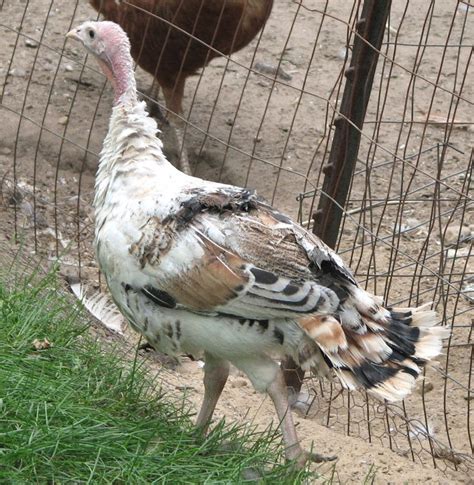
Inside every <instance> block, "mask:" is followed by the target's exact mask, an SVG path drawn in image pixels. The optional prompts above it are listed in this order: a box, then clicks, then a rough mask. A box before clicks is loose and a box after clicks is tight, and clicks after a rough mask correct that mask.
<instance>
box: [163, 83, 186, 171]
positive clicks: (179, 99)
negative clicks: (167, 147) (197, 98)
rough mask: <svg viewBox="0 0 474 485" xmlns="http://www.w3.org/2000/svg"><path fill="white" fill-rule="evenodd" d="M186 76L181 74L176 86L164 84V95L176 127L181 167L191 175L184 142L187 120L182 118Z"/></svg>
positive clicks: (173, 124) (172, 121)
mask: <svg viewBox="0 0 474 485" xmlns="http://www.w3.org/2000/svg"><path fill="white" fill-rule="evenodd" d="M185 81H186V79H185V77H184V76H180V77H178V78H177V79H176V82H175V84H174V86H171V87H169V86H162V89H163V96H164V97H165V102H166V107H167V108H168V110H169V120H170V124H171V125H172V126H173V128H174V132H175V134H176V141H177V143H178V156H179V162H178V163H179V169H180V170H181V171H182V172H184V173H186V174H188V175H191V166H190V165H189V159H188V151H187V149H186V144H185V143H184V131H185V127H186V122H185V121H184V120H183V119H182V118H181V117H182V115H183V96H184V84H185Z"/></svg>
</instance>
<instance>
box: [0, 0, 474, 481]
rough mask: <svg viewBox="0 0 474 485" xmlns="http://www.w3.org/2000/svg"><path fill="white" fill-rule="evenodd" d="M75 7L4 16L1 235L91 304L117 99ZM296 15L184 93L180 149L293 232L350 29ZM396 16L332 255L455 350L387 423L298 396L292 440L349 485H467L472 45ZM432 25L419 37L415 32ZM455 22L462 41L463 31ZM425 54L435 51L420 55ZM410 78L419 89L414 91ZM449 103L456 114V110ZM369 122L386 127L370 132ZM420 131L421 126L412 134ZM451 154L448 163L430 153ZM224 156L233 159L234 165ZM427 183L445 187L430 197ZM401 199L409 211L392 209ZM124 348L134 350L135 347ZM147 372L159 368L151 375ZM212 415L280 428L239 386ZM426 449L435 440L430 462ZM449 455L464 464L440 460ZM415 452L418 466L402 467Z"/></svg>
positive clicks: (359, 409)
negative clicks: (275, 211) (68, 279)
mask: <svg viewBox="0 0 474 485" xmlns="http://www.w3.org/2000/svg"><path fill="white" fill-rule="evenodd" d="M71 3H72V4H71V5H70V4H68V5H66V3H64V5H63V3H62V2H51V1H50V0H35V1H32V2H26V3H25V2H16V1H15V2H14V1H11V0H4V1H3V3H2V6H1V7H0V9H1V11H0V32H1V36H2V46H3V47H4V48H2V49H0V93H2V94H0V99H1V103H0V107H2V108H3V109H2V110H1V120H2V123H1V126H0V189H1V190H0V207H1V210H0V234H1V235H2V237H3V238H5V239H11V238H12V235H13V234H14V231H15V227H16V229H17V231H18V233H19V234H20V236H21V238H22V240H23V243H24V245H25V246H26V248H27V250H28V251H33V250H35V249H36V250H37V252H38V253H39V254H41V255H43V256H44V257H46V258H49V259H54V258H55V255H56V254H57V253H61V254H62V271H63V272H64V273H74V274H76V273H78V272H79V271H80V275H81V277H82V278H83V279H84V280H85V281H86V282H87V283H88V284H90V285H91V286H92V287H98V286H99V285H100V277H99V275H98V273H97V269H96V265H95V262H94V258H93V253H92V250H91V234H92V228H93V214H92V210H91V205H90V204H91V197H92V191H93V181H94V173H95V168H96V166H97V153H98V152H99V150H100V147H101V143H102V140H103V137H104V136H105V133H106V129H107V120H108V116H109V113H110V106H111V102H112V97H111V91H110V87H109V86H106V85H105V84H104V79H103V77H102V75H100V74H99V73H98V72H97V69H96V66H95V64H94V62H93V61H92V60H90V59H89V60H88V61H87V64H86V67H84V65H83V60H84V53H83V52H82V50H81V49H80V48H79V47H77V45H72V44H71V43H67V44H64V33H65V32H67V31H68V30H69V28H70V25H75V24H77V23H79V22H80V21H83V20H84V19H86V18H91V17H93V16H94V13H93V11H92V9H91V8H90V7H89V6H88V5H87V2H86V1H81V2H77V4H76V3H75V2H71ZM305 6H306V7H308V8H311V9H313V10H315V11H310V10H308V9H305V8H303V7H298V5H297V4H296V3H295V2H292V1H290V0H276V1H275V7H274V9H273V12H272V15H271V17H270V20H269V21H268V23H267V26H266V28H265V31H264V33H263V35H262V38H261V40H260V41H258V40H257V39H256V40H255V41H254V42H253V43H252V44H251V45H250V46H248V47H247V48H245V49H244V50H242V51H241V52H239V53H237V54H235V55H234V56H233V57H232V60H231V61H230V62H228V61H227V60H226V59H217V60H215V61H213V62H212V63H211V64H210V65H209V66H208V67H207V68H205V69H204V70H203V73H202V76H196V77H194V78H192V79H190V80H189V82H188V84H187V89H186V100H185V109H186V110H188V113H187V114H189V119H190V122H191V126H190V128H189V130H188V134H187V143H188V147H189V149H190V154H191V157H190V158H191V160H192V162H193V166H194V168H195V171H196V174H197V175H199V176H201V177H204V178H210V179H213V180H222V181H224V182H229V183H234V184H237V185H246V186H250V187H254V188H256V189H257V190H258V191H259V192H260V194H261V195H264V196H265V197H267V198H268V199H269V200H271V201H273V203H274V204H275V205H276V206H277V207H279V208H280V209H283V210H285V211H286V212H287V213H288V214H290V215H291V216H293V217H299V218H300V220H303V221H305V220H307V219H308V218H309V215H310V213H311V208H312V204H313V203H314V200H315V199H314V196H309V197H307V198H305V199H304V200H303V202H300V201H299V200H298V199H297V196H298V195H299V194H303V193H305V192H306V191H310V190H312V189H314V188H315V187H319V186H320V185H321V181H322V178H321V177H322V176H321V172H320V170H321V166H322V165H323V162H324V160H326V159H327V152H328V149H329V146H330V145H328V135H329V129H328V126H329V123H330V119H331V116H332V107H334V106H336V93H337V89H336V90H333V88H334V86H335V85H336V82H337V79H338V75H339V73H340V71H341V69H342V68H343V65H344V55H345V47H344V46H345V42H346V26H345V24H344V23H343V22H341V21H339V20H336V19H335V18H334V17H336V18H337V19H343V20H344V22H348V21H349V19H350V14H351V2H343V1H342V0H334V1H331V2H329V6H328V8H327V12H328V13H329V14H330V15H331V16H333V17H330V16H326V17H324V21H322V20H321V19H322V15H321V13H320V12H322V11H323V10H324V8H325V2H322V1H319V0H308V1H306V2H305ZM76 7H77V8H76ZM404 9H405V2H402V1H395V2H393V7H392V15H391V20H390V26H391V29H390V37H389V39H388V40H389V41H391V42H393V41H394V39H395V36H396V35H399V43H400V45H399V46H398V47H397V49H396V50H395V48H394V46H393V45H390V46H388V47H387V49H388V50H387V51H386V55H387V56H389V57H392V58H393V57H395V60H396V63H397V64H396V65H394V66H393V69H392V70H390V64H389V63H383V62H381V63H380V64H379V71H378V72H377V75H376V80H375V87H374V91H373V95H372V98H371V103H370V105H369V110H368V114H367V123H366V126H365V128H364V135H365V136H364V138H363V141H362V144H361V149H360V154H359V161H358V166H357V175H356V176H355V177H354V182H353V187H352V192H351V198H350V201H349V203H348V209H350V210H352V215H351V217H347V218H346V220H345V225H344V233H343V237H342V239H341V242H340V247H339V249H340V252H342V253H343V255H344V257H345V259H346V261H347V262H349V263H350V265H351V267H352V268H353V269H354V270H355V272H356V274H357V275H358V278H359V279H360V280H361V281H362V282H365V283H366V284H367V286H368V287H369V288H370V289H372V290H374V291H376V292H377V293H378V294H381V295H384V296H385V297H386V298H388V299H389V301H390V302H392V303H393V302H403V305H406V304H407V303H409V302H410V303H414V304H420V303H424V302H428V301H435V302H436V303H437V308H438V311H439V312H440V314H441V315H443V316H444V321H445V322H446V323H447V324H454V325H455V329H454V332H453V338H452V342H451V343H452V344H455V345H457V347H453V350H452V351H451V352H449V353H448V354H447V355H446V356H444V357H442V358H441V359H440V365H439V368H438V370H433V369H429V370H428V371H427V378H426V381H425V392H424V394H423V396H422V392H421V389H419V390H417V391H416V392H415V393H414V394H413V396H412V397H411V398H410V399H408V400H407V402H406V403H405V409H402V408H393V409H390V410H389V411H387V412H386V410H385V409H384V408H383V407H381V406H379V405H378V404H376V403H373V402H372V401H370V403H369V404H368V405H367V403H366V402H365V397H364V396H362V395H358V394H355V395H354V396H353V397H351V398H348V397H347V394H346V393H341V394H339V389H338V387H337V385H333V386H330V385H329V384H328V383H319V382H317V381H315V380H308V384H307V386H305V392H308V393H309V394H310V395H311V398H312V399H313V398H314V400H315V402H314V404H313V405H312V406H311V407H310V412H309V415H308V416H307V417H305V418H304V417H303V416H300V418H299V420H298V421H299V426H298V429H299V434H300V436H301V437H302V438H303V440H304V442H305V444H307V445H308V444H309V442H310V441H311V440H315V445H316V446H318V447H319V449H320V451H323V452H325V453H335V454H337V455H338V456H339V457H340V460H339V463H338V466H337V471H338V474H339V478H340V480H341V482H343V483H350V482H353V481H355V482H359V481H362V480H363V479H364V477H365V476H366V475H367V473H368V470H369V469H370V466H371V465H372V464H374V465H375V467H376V468H377V469H378V474H377V478H376V482H377V483H386V482H391V483H403V482H408V483H418V482H420V481H422V480H423V481H428V482H429V483H438V482H440V483H448V482H452V483H462V482H468V478H467V476H468V475H467V474H468V473H469V470H470V473H471V474H472V472H473V470H474V466H473V464H472V461H469V459H468V458H466V457H464V456H463V455H462V454H469V453H470V452H471V450H470V443H469V439H468V430H467V429H466V422H467V413H468V411H469V404H470V401H469V399H472V394H468V392H467V388H468V379H469V377H468V376H469V370H468V369H469V362H470V355H471V347H472V343H471V340H470V339H471V335H470V328H469V326H470V325H472V307H471V306H470V304H469V302H468V300H467V298H466V296H465V294H463V293H461V291H462V290H463V288H465V287H466V286H467V285H468V284H469V281H468V278H469V277H471V278H472V277H473V272H474V268H473V262H472V257H470V254H471V253H470V252H469V241H468V237H472V234H473V232H474V227H473V217H472V212H473V207H472V203H471V205H469V201H468V198H467V197H466V196H467V195H468V194H469V190H471V192H470V194H471V197H472V174H471V173H470V172H469V171H471V172H472V163H471V165H469V152H470V150H471V145H472V143H471V141H472V133H473V131H472V126H473V125H472V122H473V119H472V99H473V89H474V88H473V85H472V83H469V82H465V83H464V84H463V74H464V71H465V66H466V64H467V63H468V62H469V57H468V56H469V52H470V50H469V48H464V47H463V48H457V47H455V46H456V45H457V44H458V43H459V42H462V44H463V45H464V46H467V47H469V46H472V44H473V41H474V32H473V29H472V18H471V16H472V12H471V13H466V12H465V10H463V9H462V8H461V7H460V8H458V9H456V2H454V1H447V2H436V4H435V6H434V10H433V11H431V10H430V6H429V5H427V2H424V1H422V0H416V1H415V0H413V1H410V2H409V6H408V9H407V12H406V14H405V15H404ZM454 14H456V16H455V18H454V22H453V28H452V30H451V33H449V32H450V23H451V20H452V18H453V16H454ZM427 15H428V17H429V19H430V22H428V23H427V25H428V26H427V27H425V30H423V25H424V19H425V17H426V16H427ZM22 18H23V21H22ZM294 18H296V21H295V25H294V27H293V30H292V34H291V36H290V37H289V39H288V32H289V31H290V28H291V25H292V22H293V19H294ZM466 18H467V25H468V26H469V20H471V24H470V27H471V28H467V27H464V28H463V25H464V20H465V19H466ZM20 26H21V34H22V35H21V36H18V35H17V31H18V30H19V29H20ZM320 27H321V29H320V32H319V31H318V29H319V28H320ZM318 32H319V34H318ZM448 35H450V37H449V44H450V45H453V46H454V47H450V48H448V49H446V53H445V55H443V52H444V51H443V48H442V47H437V46H442V45H443V44H444V43H445V42H446V40H447V39H448ZM461 37H462V38H461ZM287 39H288V40H287ZM420 39H422V41H423V42H424V43H427V44H430V47H428V48H426V49H424V50H420V51H418V50H417V48H416V46H417V45H418V44H419V43H420ZM313 46H314V47H315V48H314V52H313ZM257 47H258V49H257V50H255V49H256V48H257ZM63 49H64V50H63ZM61 53H63V55H61ZM254 55H255V62H261V63H265V64H268V65H273V66H275V65H277V63H278V61H279V59H281V67H282V68H283V70H284V71H285V72H286V73H287V74H289V75H290V76H291V80H288V81H283V80H282V79H281V78H277V81H276V82H274V81H273V80H272V79H271V76H270V77H269V76H268V75H266V76H263V75H261V74H259V73H258V72H256V73H252V74H250V75H249V74H248V69H247V68H248V66H250V65H251V63H252V59H253V57H254ZM411 70H416V71H417V74H418V75H419V76H420V77H419V78H418V79H417V80H416V82H414V83H412V82H411V76H410V73H409V71H411ZM137 77H138V82H139V86H140V87H141V88H142V89H143V90H146V89H148V87H149V86H150V84H151V78H150V77H149V76H148V75H146V74H145V73H143V72H141V71H140V70H137ZM435 82H436V83H437V84H438V86H439V87H438V88H436V89H435V88H434V87H433V83H435ZM302 88H304V91H305V94H301V89H302ZM453 88H455V89H456V92H457V95H458V96H460V97H461V98H458V97H456V96H453V95H452V94H450V91H452V90H453ZM193 98H194V102H193V103H192V104H191V102H192V100H193ZM328 99H329V104H328V102H327V100H328ZM405 102H407V105H406V114H405V120H407V119H408V120H413V121H414V123H413V124H408V123H407V124H399V123H392V122H391V121H394V120H395V121H396V120H401V119H402V117H403V116H404V115H403V110H404V107H405ZM328 106H329V108H328ZM237 108H238V109H237ZM454 108H455V111H454ZM19 113H22V114H23V116H22V117H20V116H19ZM327 113H329V118H328V117H327ZM453 116H454V117H455V120H456V122H457V124H454V125H452V126H453V128H452V130H447V129H446V124H445V123H443V120H444V121H445V120H446V119H447V118H448V117H449V118H450V119H451V118H453ZM376 119H382V120H383V121H384V122H383V123H381V124H380V125H375V124H374V123H373V121H374V120H376ZM426 119H428V120H429V121H430V122H429V123H428V124H425V123H418V122H422V121H425V120H426ZM376 126H377V128H378V131H377V132H374V128H375V127H376ZM206 132H207V133H208V134H209V135H208V136H207V137H205V136H204V135H203V133H206ZM163 138H164V140H165V148H166V150H167V152H168V153H169V155H170V157H171V158H173V157H174V153H173V148H174V140H173V138H172V137H171V136H170V133H169V131H168V130H166V129H164V133H163ZM371 138H372V139H375V140H376V142H377V144H374V143H370V139H371ZM447 141H449V142H450V143H451V146H452V147H453V148H449V147H448V148H447V149H446V151H445V152H443V150H442V149H440V150H437V149H436V145H437V144H439V143H446V142H447ZM227 143H230V144H231V145H232V146H231V147H230V148H228V149H227V148H226V145H227ZM421 151H423V153H422V154H421V155H420V156H417V154H418V153H419V152H421ZM394 154H396V156H397V157H403V158H404V159H405V161H404V162H402V161H400V160H399V159H398V158H396V157H395V156H394ZM440 157H441V158H440ZM437 173H438V178H439V179H440V180H441V181H442V183H440V184H434V183H433V176H434V175H436V174H437ZM400 194H409V197H408V200H407V202H406V203H405V204H404V205H403V207H402V209H400V203H399V200H400ZM363 198H364V199H366V200H368V199H371V200H372V202H371V203H372V205H373V206H374V207H373V208H372V210H371V211H367V210H362V209H361V208H362V207H364V203H363V202H362V201H361V199H363ZM387 200H390V201H391V202H390V203H391V204H392V205H389V206H388V207H387V208H386V209H384V208H383V204H381V205H379V206H378V205H377V204H378V203H380V201H381V202H386V201H387ZM316 203H317V199H316ZM367 205H370V202H367ZM360 226H364V227H365V228H366V229H367V230H368V231H366V232H363V231H361V229H360ZM370 233H372V234H373V235H374V236H376V237H377V239H376V238H375V237H371V235H370ZM401 233H402V234H401ZM384 238H385V239H384ZM381 239H382V240H383V241H385V242H383V241H382V242H381ZM387 242H388V243H390V244H387ZM391 244H393V246H395V249H393V248H392V247H391ZM449 251H451V253H449ZM453 251H454V253H453ZM453 255H455V256H456V257H453ZM441 256H443V257H441ZM417 261H418V262H421V263H422V264H416V262H417ZM374 275H377V276H374ZM441 277H442V278H443V279H441ZM470 284H471V285H472V282H471V283H470ZM471 291H472V290H471ZM417 295H418V296H417ZM471 295H472V293H471ZM408 298H410V300H409V302H408V300H407V299H408ZM470 312H471V313H470ZM125 339H126V341H127V342H132V341H133V337H132V336H131V335H129V334H128V333H127V334H126V337H125ZM148 358H150V357H148ZM157 367H161V365H160V364H159V363H156V362H155V363H153V368H154V369H155V368H157ZM444 372H447V373H449V375H450V378H449V379H445V378H444V377H443V373H444ZM201 373H202V371H201V370H200V369H199V367H198V366H197V364H195V363H192V362H188V361H186V360H185V361H184V362H183V363H182V364H181V365H180V366H178V367H177V368H176V370H175V371H170V370H167V371H166V374H165V376H166V379H165V383H166V382H167V383H168V384H169V386H170V389H176V388H182V387H183V386H186V387H187V388H189V389H190V392H189V396H188V397H189V399H190V400H191V401H192V402H193V403H196V404H197V403H198V402H199V400H200V396H201V390H202V386H201V382H200V379H201ZM405 412H406V415H407V416H408V417H409V419H410V423H411V424H410V425H409V426H408V427H407V423H406V420H405V419H403V416H404V413H405ZM397 413H398V414H399V416H397ZM218 415H219V416H224V415H225V416H227V417H230V418H232V419H249V417H251V418H252V419H253V421H254V422H256V423H259V424H262V425H265V424H266V423H268V422H269V421H270V420H271V419H273V416H274V415H273V410H272V408H271V406H270V404H269V403H268V402H267V401H263V402H262V398H261V397H260V396H258V395H254V392H253V390H252V389H251V388H250V387H249V385H248V383H247V381H246V379H245V378H244V377H242V376H240V375H237V374H236V375H234V376H232V378H231V381H230V385H229V386H228V388H227V389H226V392H225V394H224V396H223V399H222V400H221V402H220V404H219V408H218ZM367 416H369V418H368V419H367ZM417 423H418V424H417ZM322 425H325V427H322ZM326 426H327V427H326ZM427 430H428V432H427ZM347 434H349V435H350V436H349V437H347V436H344V435H347ZM369 437H370V441H371V443H369ZM429 437H431V439H432V440H439V442H440V444H441V445H440V449H439V450H438V451H436V450H437V448H436V446H438V445H436V444H434V443H435V442H434V441H430V439H429ZM449 443H450V444H451V446H449ZM390 445H391V448H392V450H394V451H391V450H390ZM410 446H411V448H410ZM432 446H434V448H435V454H436V453H437V454H438V458H437V459H436V465H437V467H438V468H440V469H441V470H442V471H445V473H446V475H444V474H443V473H441V472H440V471H438V470H434V469H433V468H432V465H433V462H432V459H431V447H432ZM445 446H447V448H448V449H449V448H451V449H453V450H455V451H456V453H460V454H459V455H457V454H455V455H453V454H451V455H449V453H448V454H446V451H445ZM440 450H441V451H440ZM412 452H413V457H414V459H415V462H416V464H414V463H412V462H411V461H410V460H409V458H411V457H412ZM422 464H423V465H424V467H422ZM453 468H459V469H460V471H459V472H453V471H451V470H452V469H453Z"/></svg>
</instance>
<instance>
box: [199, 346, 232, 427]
mask: <svg viewBox="0 0 474 485" xmlns="http://www.w3.org/2000/svg"><path fill="white" fill-rule="evenodd" d="M204 360H205V362H206V363H205V365H204V399H203V401H202V405H201V410H200V411H199V415H198V418H197V420H196V427H197V428H199V429H200V430H201V432H202V433H203V434H205V433H206V432H207V428H208V427H209V424H210V422H211V418H212V415H213V413H214V409H215V408H216V404H217V401H218V400H219V397H220V395H221V393H222V390H223V389H224V386H225V383H226V382H227V377H229V362H227V361H226V360H223V359H219V358H218V357H214V356H213V355H211V354H208V353H207V352H206V354H205V359H204Z"/></svg>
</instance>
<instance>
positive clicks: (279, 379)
mask: <svg viewBox="0 0 474 485" xmlns="http://www.w3.org/2000/svg"><path fill="white" fill-rule="evenodd" d="M267 392H268V395H269V396H270V397H271V399H272V401H273V404H274V405H275V409H276V412H277V415H278V419H279V420H280V426H281V433H282V435H283V442H284V443H285V454H286V458H287V459H288V460H295V461H296V464H297V466H299V467H303V466H304V464H305V463H306V461H307V460H311V461H314V462H316V463H319V462H323V461H331V460H335V459H336V457H335V456H328V457H326V456H322V455H319V454H317V453H310V452H307V451H304V450H303V448H302V447H301V445H300V444H299V441H298V437H297V435H296V430H295V425H294V423H293V417H292V415H291V410H290V407H289V404H288V397H287V389H286V384H285V379H284V378H283V373H282V371H281V370H278V371H277V373H276V376H275V379H274V380H273V382H272V383H271V384H270V385H269V386H268V388H267Z"/></svg>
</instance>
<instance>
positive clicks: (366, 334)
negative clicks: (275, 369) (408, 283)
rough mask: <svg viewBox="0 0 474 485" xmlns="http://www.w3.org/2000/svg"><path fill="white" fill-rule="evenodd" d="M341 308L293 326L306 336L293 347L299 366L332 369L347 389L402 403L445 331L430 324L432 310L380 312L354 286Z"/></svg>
mask: <svg viewBox="0 0 474 485" xmlns="http://www.w3.org/2000/svg"><path fill="white" fill-rule="evenodd" d="M359 292H360V293H363V295H360V294H359ZM360 296H362V297H363V298H360ZM344 306H345V308H344V307H343V308H342V311H341V313H340V314H337V315H334V316H320V315H319V316H316V315H312V316H308V317H305V318H303V319H301V320H300V321H299V322H298V323H299V325H300V327H302V328H303V329H304V330H305V331H306V334H307V336H309V337H311V339H305V340H304V343H302V345H301V346H300V348H299V349H298V355H297V356H296V358H297V360H298V361H299V363H300V365H301V366H302V367H303V369H310V368H311V369H313V370H315V371H316V372H317V373H318V374H320V375H321V374H327V373H328V371H329V369H333V370H334V372H335V374H336V375H337V377H338V378H339V380H340V381H341V383H342V385H343V386H344V387H345V388H347V389H349V390H353V389H356V388H364V389H366V390H367V391H368V392H369V393H371V394H373V395H375V396H376V397H378V398H379V399H386V400H387V401H399V400H401V399H403V398H404V397H406V396H407V395H408V394H409V393H410V391H411V390H412V389H413V386H414V385H415V381H416V379H417V377H418V376H419V375H420V374H421V372H422V368H423V367H424V366H425V365H426V364H427V363H428V362H429V361H430V360H432V359H434V358H435V357H436V356H438V355H439V354H440V353H441V350H442V341H443V339H444V338H447V337H448V336H449V334H450V330H449V329H448V328H446V327H441V326H434V325H435V323H436V321H437V316H436V312H434V311H433V310H429V309H427V308H426V306H427V305H424V306H422V307H418V308H391V309H386V308H384V307H383V306H381V305H380V304H379V302H378V301H377V299H376V298H375V297H372V296H371V295H369V294H368V293H366V292H364V291H363V290H360V289H359V288H357V295H353V298H351V301H350V302H349V300H348V301H347V302H346V303H345V305H344ZM354 314H356V315H357V317H358V324H357V325H355V324H354ZM345 319H347V320H345ZM311 344H312V345H311ZM314 344H316V345H314Z"/></svg>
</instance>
